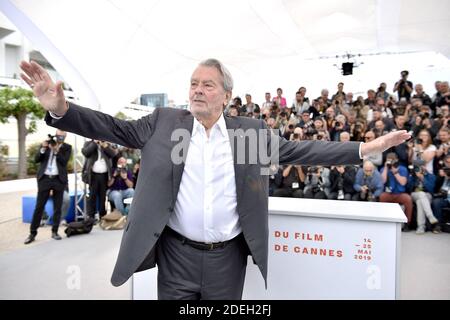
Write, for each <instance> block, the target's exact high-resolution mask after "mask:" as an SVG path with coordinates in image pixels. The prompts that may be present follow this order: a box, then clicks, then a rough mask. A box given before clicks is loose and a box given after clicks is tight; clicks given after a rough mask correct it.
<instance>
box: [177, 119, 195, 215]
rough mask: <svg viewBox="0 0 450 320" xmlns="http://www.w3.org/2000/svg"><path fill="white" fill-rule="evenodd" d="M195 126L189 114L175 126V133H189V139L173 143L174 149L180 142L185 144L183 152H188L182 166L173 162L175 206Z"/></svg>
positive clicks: (178, 120) (184, 156)
mask: <svg viewBox="0 0 450 320" xmlns="http://www.w3.org/2000/svg"><path fill="white" fill-rule="evenodd" d="M193 125H194V117H193V116H192V114H191V113H190V112H189V113H187V114H183V115H182V116H180V117H179V118H178V119H177V120H176V121H175V126H174V128H173V131H175V130H180V129H181V130H183V129H184V130H187V131H188V132H189V139H184V140H179V141H172V149H171V150H173V148H174V147H175V146H176V145H177V144H179V143H180V142H181V143H182V144H183V150H185V151H186V152H184V153H183V155H182V156H183V161H182V162H181V163H180V164H175V163H174V162H173V161H172V193H173V205H174V206H175V202H176V199H177V195H178V190H179V189H180V183H181V177H182V176H183V170H184V164H185V163H186V157H187V151H188V148H189V144H190V141H191V139H190V137H191V135H192V127H193Z"/></svg>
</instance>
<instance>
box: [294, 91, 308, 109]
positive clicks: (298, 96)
mask: <svg viewBox="0 0 450 320" xmlns="http://www.w3.org/2000/svg"><path fill="white" fill-rule="evenodd" d="M306 99H307V98H306ZM291 110H292V113H294V114H301V113H302V112H303V111H308V110H309V101H308V100H305V97H304V95H303V94H302V92H301V91H300V90H299V91H297V92H296V93H295V100H294V101H293V102H292V105H291Z"/></svg>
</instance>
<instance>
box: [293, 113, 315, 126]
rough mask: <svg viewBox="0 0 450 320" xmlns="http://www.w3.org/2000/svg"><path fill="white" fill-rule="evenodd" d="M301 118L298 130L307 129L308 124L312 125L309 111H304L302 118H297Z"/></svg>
mask: <svg viewBox="0 0 450 320" xmlns="http://www.w3.org/2000/svg"><path fill="white" fill-rule="evenodd" d="M297 117H298V118H299V122H298V123H297V125H296V127H297V128H303V127H305V126H306V125H307V124H309V125H311V124H312V121H311V117H310V114H309V111H307V110H306V111H303V112H302V113H301V114H300V116H297Z"/></svg>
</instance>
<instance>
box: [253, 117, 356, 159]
mask: <svg viewBox="0 0 450 320" xmlns="http://www.w3.org/2000/svg"><path fill="white" fill-rule="evenodd" d="M261 122H262V127H263V128H264V129H267V125H266V124H265V123H264V121H261ZM267 132H268V139H267V140H268V150H269V151H270V150H271V143H272V140H273V139H276V140H277V142H278V151H279V153H278V161H279V164H281V165H285V164H295V165H303V166H313V165H314V166H319V165H320V166H332V165H349V164H357V165H359V164H361V162H362V160H361V158H360V157H359V145H360V142H353V141H351V142H350V141H349V142H329V141H312V140H307V141H288V140H286V139H284V138H283V137H278V136H276V135H275V134H273V133H272V131H271V130H268V131H267ZM275 143H276V142H275ZM272 147H273V146H272ZM270 153H271V152H270ZM275 160H276V157H275Z"/></svg>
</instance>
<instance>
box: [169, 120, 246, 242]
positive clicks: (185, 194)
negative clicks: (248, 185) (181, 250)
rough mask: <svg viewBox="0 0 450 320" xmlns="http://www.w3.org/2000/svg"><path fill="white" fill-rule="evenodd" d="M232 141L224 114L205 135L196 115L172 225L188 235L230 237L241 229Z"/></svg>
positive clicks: (203, 239)
mask: <svg viewBox="0 0 450 320" xmlns="http://www.w3.org/2000/svg"><path fill="white" fill-rule="evenodd" d="M236 206H237V200H236V183H235V175H234V164H233V155H232V150H231V144H230V140H229V136H228V132H227V128H226V124H225V119H224V117H223V115H221V116H220V118H219V120H218V121H217V122H216V123H215V124H214V126H213V127H212V128H211V130H210V133H209V138H208V136H207V135H206V129H205V127H204V126H203V125H202V124H201V123H200V122H199V121H198V120H197V119H195V118H194V125H193V129H192V136H191V140H190V144H189V149H188V153H187V157H186V163H185V166H184V171H183V175H182V178H181V183H180V189H179V191H178V196H177V201H176V204H175V208H174V213H173V214H172V216H171V217H170V219H169V223H168V225H169V227H170V228H172V229H173V230H175V231H177V232H178V233H180V234H182V235H183V236H185V237H186V238H188V239H191V240H194V241H200V242H205V243H212V242H221V241H227V240H230V239H232V238H234V237H235V236H237V235H238V234H239V233H241V232H242V229H241V226H240V223H239V215H238V213H237V210H236Z"/></svg>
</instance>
